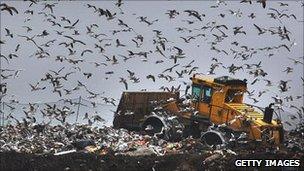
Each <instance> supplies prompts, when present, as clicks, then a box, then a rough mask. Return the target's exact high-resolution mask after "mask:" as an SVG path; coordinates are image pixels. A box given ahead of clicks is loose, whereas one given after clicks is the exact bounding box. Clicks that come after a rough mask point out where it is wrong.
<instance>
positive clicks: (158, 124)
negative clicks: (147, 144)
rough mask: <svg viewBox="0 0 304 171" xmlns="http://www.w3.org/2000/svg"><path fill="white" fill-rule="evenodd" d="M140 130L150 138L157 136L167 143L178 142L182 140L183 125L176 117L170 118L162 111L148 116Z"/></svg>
mask: <svg viewBox="0 0 304 171" xmlns="http://www.w3.org/2000/svg"><path fill="white" fill-rule="evenodd" d="M141 129H142V131H144V132H146V133H147V134H148V135H151V136H157V137H159V138H163V139H165V140H169V141H178V140H181V139H182V136H183V131H184V125H183V124H182V123H181V122H180V121H179V120H178V118H177V117H176V116H170V115H169V114H168V113H166V112H164V111H162V112H157V113H153V114H152V115H150V116H148V117H147V118H146V119H145V121H144V122H143V124H142V126H141Z"/></svg>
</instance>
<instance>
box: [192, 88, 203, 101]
mask: <svg viewBox="0 0 304 171" xmlns="http://www.w3.org/2000/svg"><path fill="white" fill-rule="evenodd" d="M200 96H201V88H200V87H199V86H192V97H193V98H194V99H195V100H199V98H200Z"/></svg>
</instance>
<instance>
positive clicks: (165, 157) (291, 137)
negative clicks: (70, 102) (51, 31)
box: [0, 122, 304, 170]
mask: <svg viewBox="0 0 304 171" xmlns="http://www.w3.org/2000/svg"><path fill="white" fill-rule="evenodd" d="M0 137H1V138H0V153H1V154H0V155H1V163H2V164H1V167H2V168H1V170H22V169H23V168H29V170H50V169H51V170H52V169H58V168H59V169H60V170H151V169H153V168H154V169H156V170H162V169H164V170H198V169H211V170H212V168H214V167H216V168H222V169H229V168H230V169H233V168H234V167H235V166H234V161H235V159H242V158H244V159H256V158H259V159H261V158H265V159H268V158H271V159H276V158H278V159H281V158H284V159H286V158H288V159H301V161H304V160H303V159H304V141H303V140H304V139H303V138H304V126H303V124H300V125H299V126H298V127H297V129H295V130H293V131H290V132H286V140H285V143H284V144H283V145H282V146H270V145H269V146H267V145H261V144H260V142H251V141H248V142H246V143H244V142H242V143H238V142H235V143H233V144H227V145H221V146H207V145H205V144H204V143H202V142H201V141H200V140H199V139H194V138H192V137H188V138H185V139H183V140H181V141H178V142H169V141H166V140H163V139H160V138H158V137H156V136H149V135H145V134H142V133H140V132H132V131H128V130H126V129H114V128H112V127H106V126H103V127H100V128H98V127H92V126H89V125H77V124H68V123H67V124H65V125H56V126H51V125H42V124H27V123H26V122H19V123H18V124H16V125H7V126H6V127H3V128H1V132H0ZM16 163H19V164H16ZM302 166H303V164H302Z"/></svg>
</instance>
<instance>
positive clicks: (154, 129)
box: [142, 117, 165, 136]
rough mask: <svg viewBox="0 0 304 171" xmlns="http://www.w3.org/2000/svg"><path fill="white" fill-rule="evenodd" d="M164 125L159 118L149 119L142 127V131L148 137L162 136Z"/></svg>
mask: <svg viewBox="0 0 304 171" xmlns="http://www.w3.org/2000/svg"><path fill="white" fill-rule="evenodd" d="M164 128H165V125H164V124H163V122H162V121H161V119H160V118H157V117H150V118H148V119H147V120H146V121H145V122H144V123H143V125H142V130H143V131H144V132H146V133H147V134H148V135H150V136H153V135H154V134H157V135H162V134H163V131H164Z"/></svg>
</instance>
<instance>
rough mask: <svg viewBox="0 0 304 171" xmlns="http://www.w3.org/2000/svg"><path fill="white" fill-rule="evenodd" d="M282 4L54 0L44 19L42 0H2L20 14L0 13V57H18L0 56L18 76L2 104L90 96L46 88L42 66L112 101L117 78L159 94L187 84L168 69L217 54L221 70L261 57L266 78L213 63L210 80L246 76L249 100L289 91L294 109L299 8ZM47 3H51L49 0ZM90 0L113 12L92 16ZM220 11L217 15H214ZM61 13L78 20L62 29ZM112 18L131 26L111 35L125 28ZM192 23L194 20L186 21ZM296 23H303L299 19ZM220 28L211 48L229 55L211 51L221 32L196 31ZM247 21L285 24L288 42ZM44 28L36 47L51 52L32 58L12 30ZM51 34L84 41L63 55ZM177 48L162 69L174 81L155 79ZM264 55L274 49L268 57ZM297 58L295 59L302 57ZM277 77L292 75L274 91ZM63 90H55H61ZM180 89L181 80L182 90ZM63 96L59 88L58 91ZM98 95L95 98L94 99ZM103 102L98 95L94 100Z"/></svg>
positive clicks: (31, 48)
mask: <svg viewBox="0 0 304 171" xmlns="http://www.w3.org/2000/svg"><path fill="white" fill-rule="evenodd" d="M280 2H283V3H288V6H280V4H279V1H267V7H266V8H265V9H264V8H262V6H261V4H259V3H256V2H255V1H254V2H253V3H252V4H248V3H247V4H243V3H242V4H241V3H240V2H239V1H226V2H225V3H221V4H219V5H218V7H217V8H210V7H211V6H215V5H217V4H216V3H215V2H213V1H154V2H153V1H123V4H122V5H121V7H120V8H118V7H117V6H116V5H115V3H116V2H114V1H107V2H101V1H89V2H83V1H75V2H70V1H64V2H58V4H55V7H54V8H53V10H54V12H53V13H52V14H53V15H54V16H55V17H56V19H53V18H52V17H51V16H44V14H38V13H39V12H45V13H46V14H50V9H48V8H47V9H43V8H44V5H43V3H44V2H38V3H37V4H33V5H32V6H31V7H29V4H30V2H21V1H2V2H1V3H6V4H8V5H10V6H14V7H15V8H16V9H17V10H18V11H19V14H14V15H13V16H11V15H9V13H8V12H6V11H4V12H2V11H1V40H2V41H5V44H3V45H1V54H3V55H5V56H8V55H9V54H10V53H13V54H17V55H18V57H17V58H13V59H9V64H7V63H6V61H5V60H4V58H1V65H2V69H12V70H17V69H22V71H21V73H20V74H19V76H18V77H16V78H9V79H5V80H3V78H1V82H7V84H8V91H7V95H6V96H5V97H4V99H3V100H4V101H9V100H10V99H12V96H13V98H17V99H18V100H19V101H20V102H21V103H29V102H31V103H34V102H50V101H57V100H59V99H62V98H77V97H79V96H82V97H83V98H86V97H87V96H89V94H88V93H87V92H85V91H84V90H83V89H81V90H79V91H74V92H73V93H72V95H68V96H66V95H63V97H59V95H58V94H57V93H53V92H52V91H53V88H52V85H51V83H49V82H41V81H40V80H41V78H43V77H45V73H47V72H50V71H49V70H55V71H56V70H59V69H60V68H62V67H65V68H64V69H63V70H62V72H61V73H62V75H64V74H65V73H68V72H71V71H75V72H76V73H75V74H71V75H70V76H69V77H68V81H64V80H63V81H62V85H63V88H65V89H73V88H74V87H75V86H76V85H77V81H81V82H82V83H84V84H85V85H86V86H87V88H88V89H89V90H90V91H93V92H96V93H104V94H103V96H107V97H113V98H115V99H117V100H119V98H120V95H121V93H122V92H123V91H124V90H125V88H124V85H123V84H122V83H120V82H119V80H120V77H123V78H125V79H127V82H128V85H129V90H131V91H138V90H141V89H146V90H147V91H159V88H160V87H161V86H169V87H170V86H178V85H179V84H182V82H183V81H185V82H189V81H190V80H189V78H190V76H189V75H188V74H184V75H183V78H178V75H177V74H176V73H175V71H178V72H180V71H181V70H182V69H184V68H183V66H184V65H186V64H188V63H189V62H191V61H192V60H195V62H194V63H193V64H192V66H196V67H198V68H199V69H197V71H196V72H198V73H204V74H207V73H208V71H209V68H210V65H211V64H212V63H214V61H212V60H211V59H212V58H217V59H218V61H219V62H221V63H223V65H224V66H225V67H228V66H230V65H231V64H234V65H236V66H241V65H244V64H257V63H259V62H260V61H261V66H262V69H263V70H264V71H265V72H267V74H268V75H266V76H265V77H261V76H259V77H258V78H259V79H260V81H258V82H256V83H255V84H254V85H251V84H250V83H251V82H253V80H254V79H255V77H254V76H253V75H251V74H249V71H250V69H246V68H245V67H244V69H243V70H242V69H241V70H238V71H236V74H235V75H233V74H231V73H229V72H228V70H227V69H225V68H223V67H219V68H216V69H215V75H213V76H214V77H218V76H223V75H229V76H232V77H235V78H240V79H244V78H246V79H247V80H248V82H249V84H248V89H249V90H250V91H253V90H255V96H254V97H255V98H257V99H258V100H259V102H258V103H256V105H259V106H263V107H265V106H266V105H268V104H269V103H270V102H272V101H273V99H272V98H271V97H274V96H276V95H278V96H280V97H282V98H284V97H286V96H289V95H292V96H293V97H294V100H293V101H292V102H285V103H284V104H285V105H286V106H288V105H290V104H293V105H296V106H302V104H303V97H301V98H299V99H295V96H303V81H302V80H301V76H302V77H303V64H294V62H293V61H292V60H290V59H289V58H293V59H296V60H299V61H302V62H303V49H304V48H303V6H301V2H298V1H280ZM48 3H53V2H48ZM88 3H89V4H91V5H94V6H96V7H97V8H101V9H104V10H106V9H108V10H109V11H110V12H111V13H116V15H115V18H114V19H111V20H107V19H106V17H105V16H99V15H98V13H96V12H95V13H94V9H93V8H88V7H87V4H88ZM269 8H274V9H277V10H278V11H282V10H285V9H286V11H283V13H286V14H288V15H290V14H294V15H295V16H296V18H297V19H294V18H292V17H290V18H287V17H282V18H280V19H281V20H280V21H279V20H278V19H273V18H270V16H269V15H267V13H271V12H272V13H276V12H275V11H273V10H270V9H269ZM173 9H175V10H176V11H177V12H179V15H177V16H176V17H175V18H172V19H170V18H169V16H168V15H167V14H165V13H166V12H168V10H173ZM26 10H32V11H33V13H34V14H33V15H31V14H24V12H25V11H26ZM184 10H195V11H197V12H198V13H199V14H200V15H205V17H202V21H199V20H198V19H197V18H195V17H193V16H188V14H187V13H186V12H184ZM229 10H232V11H235V12H239V13H238V14H237V15H233V14H231V13H230V11H229ZM251 13H254V15H255V16H256V17H255V18H253V19H252V18H249V17H248V15H250V14H251ZM220 14H222V15H224V17H221V16H220ZM61 16H64V17H66V18H67V19H69V20H70V21H71V23H74V22H75V21H76V20H78V19H79V22H78V23H77V24H76V25H75V28H74V29H67V28H64V26H67V25H69V24H68V23H67V22H65V21H61V18H60V17H61ZM140 16H143V17H147V19H146V20H148V21H154V20H155V22H154V23H153V24H152V25H150V26H149V25H148V24H147V23H145V22H140V18H139V17H140ZM48 18H50V19H49V20H53V21H55V22H58V23H59V24H60V25H61V27H59V26H57V25H56V26H52V24H51V23H50V22H48V21H47V19H48ZM118 19H120V20H122V21H123V22H124V23H126V24H127V25H128V26H129V27H130V28H132V31H130V32H122V31H121V32H118V33H116V34H114V35H113V34H112V33H113V30H123V29H127V28H126V27H125V26H121V25H118V23H119V22H118ZM187 20H188V21H189V22H193V24H188V22H187ZM300 21H302V22H300ZM91 24H97V25H98V28H96V27H95V28H93V29H92V31H93V32H94V33H96V34H99V33H103V34H105V35H101V36H100V37H98V38H100V39H101V38H104V39H109V40H104V41H102V42H101V43H99V42H98V41H97V40H96V39H95V38H92V37H91V36H90V35H89V34H87V28H86V27H87V26H89V25H91ZM222 24H224V25H226V26H227V27H228V30H226V29H225V28H223V27H222V28H220V30H222V31H223V32H225V33H226V34H227V35H228V37H226V38H224V40H223V41H221V42H218V43H217V44H216V45H214V46H215V47H216V48H218V49H220V50H225V51H226V52H227V53H228V55H226V54H225V53H223V52H220V53H218V52H216V51H214V50H211V46H212V45H211V42H214V41H215V36H214V35H213V34H216V35H221V32H220V31H219V30H217V29H213V30H212V31H211V29H210V28H209V29H206V30H202V29H201V28H202V27H204V26H212V27H213V26H216V25H222ZM253 24H256V25H258V26H260V27H261V28H265V29H274V30H275V29H276V28H277V27H279V26H280V27H282V28H283V27H284V26H285V27H286V29H287V30H288V31H289V32H290V33H289V37H290V41H288V40H286V39H285V40H281V37H280V36H279V35H278V34H274V35H272V34H270V32H269V31H267V33H265V34H262V35H258V30H257V29H256V28H255V27H254V25H253ZM22 26H28V27H31V28H32V31H30V32H26V28H24V27H22ZM239 26H243V28H242V29H241V30H242V31H245V32H246V35H245V34H237V35H234V34H233V27H239ZM177 27H181V28H186V29H189V30H191V31H187V30H185V31H183V32H181V31H177V29H176V28H177ZM5 28H7V29H9V30H10V32H11V33H12V34H13V38H10V37H9V36H6V30H5ZM43 30H46V31H47V32H48V33H49V35H47V36H45V37H38V36H35V37H34V40H35V41H36V42H37V44H38V45H42V44H44V43H46V42H47V41H50V40H55V42H54V43H52V44H51V45H50V47H43V49H44V50H45V51H47V52H48V53H49V54H50V56H49V57H46V58H42V59H38V58H37V56H35V55H33V54H35V53H36V52H37V50H38V48H37V47H36V46H35V45H34V44H33V43H31V42H28V41H25V40H26V39H25V38H24V37H19V36H17V35H24V36H29V37H32V36H34V35H38V34H41V33H42V31H43ZM74 30H77V31H78V32H79V33H80V35H72V34H73V33H74ZM153 30H159V31H161V34H162V35H161V37H165V38H166V39H167V41H168V42H166V50H165V51H164V54H165V55H166V56H167V58H165V57H163V56H162V55H160V54H159V53H157V52H155V50H156V45H155V44H153V39H156V33H155V32H154V31H153ZM55 31H64V33H63V35H68V36H72V37H74V38H75V39H78V40H81V41H83V42H85V44H86V45H82V44H79V43H76V45H75V47H74V50H76V53H75V54H74V55H71V56H69V50H68V49H67V48H66V47H64V46H63V45H58V44H59V43H61V42H69V41H70V40H69V39H68V38H65V37H63V36H62V35H58V34H57V33H56V32H55ZM199 34H204V35H205V36H198V37H195V39H191V40H190V42H189V43H186V42H185V41H184V40H183V39H182V38H180V37H187V36H195V35H199ZM137 35H142V36H143V37H144V40H143V43H142V45H140V47H136V44H135V43H134V42H133V41H132V39H134V38H135V37H136V36H137ZM116 39H119V40H120V42H121V43H122V44H124V45H126V46H125V47H116V46H115V45H116V42H115V40H116ZM234 41H237V42H238V43H239V45H238V46H235V45H232V44H231V43H232V42H234ZM95 43H97V44H99V45H101V46H103V47H104V49H105V51H104V52H103V53H99V52H98V49H96V48H94V47H95V45H94V44H95ZM17 44H20V50H18V51H17V52H15V49H16V46H17ZM105 44H111V45H110V46H105ZM282 44H286V45H287V46H288V47H290V52H289V51H287V50H286V49H285V48H284V47H282V48H278V49H272V50H269V51H267V50H263V51H261V50H257V49H258V48H263V47H267V46H268V47H274V46H279V45H282ZM174 46H176V47H179V48H181V49H183V52H184V53H185V58H183V59H178V61H177V63H179V64H180V65H179V66H177V67H176V68H175V69H174V70H173V72H172V73H170V72H166V73H164V74H165V75H167V74H168V75H171V76H172V77H174V78H175V81H172V82H168V81H166V80H165V79H159V78H157V75H158V74H160V73H162V71H163V70H165V69H166V68H168V67H170V66H173V65H174V62H173V60H172V59H170V58H169V57H170V55H174V54H176V50H172V48H173V47H174ZM241 46H248V47H249V48H254V50H257V53H255V54H253V55H252V57H251V58H250V59H248V60H242V59H241V58H236V59H234V54H233V53H232V51H231V49H233V50H236V51H239V52H240V51H241V50H244V48H241ZM85 49H90V50H92V51H93V53H85V54H84V55H83V56H81V52H82V51H83V50H85ZM128 50H131V51H133V52H140V51H143V52H150V51H151V52H152V53H149V54H148V56H147V58H144V57H138V56H135V57H134V58H132V59H129V60H127V61H126V62H124V60H123V58H122V57H120V56H119V55H124V56H128V54H129V53H128ZM103 54H104V55H107V56H109V57H112V56H113V55H115V56H116V58H117V59H118V64H114V65H113V64H112V62H111V61H110V62H109V61H106V58H105V57H104V56H103ZM269 54H273V55H272V56H271V57H269ZM58 55H60V56H64V57H67V58H72V59H83V60H84V62H81V63H79V64H77V65H73V64H71V63H68V62H67V61H64V62H59V61H55V59H56V56H58ZM301 57H302V58H301ZM159 60H163V61H164V62H163V63H159V64H155V62H156V61H159ZM93 62H98V63H102V62H104V63H106V64H107V66H100V67H95V66H94V64H93ZM73 67H80V68H81V71H80V72H79V71H78V70H75V69H73ZM286 67H292V68H293V71H292V72H291V73H288V74H287V73H286V72H283V71H284V70H285V69H286ZM126 70H131V71H132V72H135V76H136V77H138V78H139V79H140V82H139V83H132V81H131V80H129V78H128V76H129V73H128V72H127V71H126ZM108 71H113V72H114V74H112V75H106V74H105V72H108ZM87 72H90V73H92V74H93V75H92V77H90V78H89V79H87V78H86V77H85V76H84V75H83V73H87ZM10 73H13V72H2V74H3V75H9V74H10ZM149 74H152V75H154V76H155V77H156V82H153V81H151V80H150V79H146V76H147V75H149ZM263 79H268V80H271V81H272V82H273V86H266V82H265V81H263ZM280 80H291V82H288V86H290V87H291V88H290V89H289V90H288V92H285V93H281V92H280V91H279V88H278V83H279V82H280ZM37 82H40V85H39V86H41V87H44V86H46V89H45V90H39V91H34V92H32V91H31V88H30V86H29V84H36V83H37ZM63 88H62V89H63ZM184 88H185V86H184V85H182V89H184ZM264 90H266V91H267V92H266V93H265V94H263V95H262V96H261V97H257V96H258V94H259V93H258V92H259V91H264ZM62 92H63V94H64V91H63V90H62ZM98 99H100V98H97V99H94V100H98ZM99 101H100V102H102V101H101V100H99ZM245 101H246V102H247V103H253V101H252V100H251V99H248V98H246V99H245Z"/></svg>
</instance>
